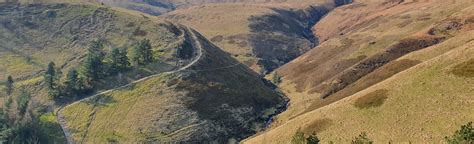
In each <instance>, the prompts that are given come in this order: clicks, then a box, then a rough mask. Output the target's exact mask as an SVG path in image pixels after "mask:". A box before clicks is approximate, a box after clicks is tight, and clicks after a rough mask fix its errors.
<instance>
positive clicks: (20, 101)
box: [16, 89, 31, 117]
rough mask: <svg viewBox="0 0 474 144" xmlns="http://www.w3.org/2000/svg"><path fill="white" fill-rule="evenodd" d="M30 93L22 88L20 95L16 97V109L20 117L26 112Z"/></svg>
mask: <svg viewBox="0 0 474 144" xmlns="http://www.w3.org/2000/svg"><path fill="white" fill-rule="evenodd" d="M30 97H31V95H30V93H29V92H28V91H26V90H24V89H23V90H22V91H21V94H20V96H18V97H17V99H16V103H17V109H18V112H19V114H20V116H21V117H23V116H24V115H25V113H26V109H27V108H28V103H29V101H30Z"/></svg>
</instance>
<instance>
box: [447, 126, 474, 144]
mask: <svg viewBox="0 0 474 144" xmlns="http://www.w3.org/2000/svg"><path fill="white" fill-rule="evenodd" d="M445 139H446V142H447V143H449V144H473V143H474V128H473V127H472V122H468V123H467V124H466V125H462V126H461V129H460V130H456V132H454V135H452V136H451V137H445Z"/></svg>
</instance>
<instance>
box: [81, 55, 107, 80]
mask: <svg viewBox="0 0 474 144" xmlns="http://www.w3.org/2000/svg"><path fill="white" fill-rule="evenodd" d="M102 68H103V64H102V58H101V56H100V55H95V54H93V53H89V54H87V56H86V59H85V60H84V61H83V62H82V68H81V74H82V75H83V76H84V78H85V80H86V82H88V83H89V84H91V83H92V82H93V81H97V80H99V78H100V76H101V74H102V70H103V69H102Z"/></svg>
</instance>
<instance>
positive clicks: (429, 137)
mask: <svg viewBox="0 0 474 144" xmlns="http://www.w3.org/2000/svg"><path fill="white" fill-rule="evenodd" d="M473 8H474V7H473V5H472V3H471V2H455V3H450V2H442V1H430V2H404V1H390V2H378V3H372V2H356V3H354V4H350V5H347V6H342V7H340V8H337V9H335V10H334V11H332V12H330V13H329V14H328V15H327V16H326V17H325V18H323V19H322V20H321V21H320V22H319V23H318V24H317V25H316V26H315V27H314V30H315V33H316V35H317V36H318V37H319V38H320V40H321V41H323V42H322V43H321V44H320V45H319V46H317V47H315V48H314V49H312V50H311V51H309V52H308V53H305V54H304V55H302V56H300V57H298V58H296V59H295V60H293V61H291V62H289V63H288V64H286V65H284V66H282V67H280V68H278V69H277V70H276V72H277V73H278V74H279V75H281V76H282V79H283V83H282V84H280V85H279V86H280V88H282V89H283V91H284V92H285V94H287V96H289V97H290V100H291V105H290V107H289V109H288V110H287V111H285V112H284V113H282V114H281V115H279V116H278V117H279V118H278V120H277V122H276V123H275V124H274V127H275V129H274V130H270V131H268V132H266V133H262V134H260V135H258V136H256V137H255V138H250V139H249V140H248V141H246V142H248V143H274V142H287V141H290V140H291V137H292V135H293V134H294V132H295V131H296V130H297V129H298V128H301V130H302V131H303V132H304V133H306V134H307V135H309V134H311V133H312V132H313V131H314V132H316V134H317V135H318V137H320V138H321V139H322V140H323V142H324V143H326V142H329V141H333V142H336V143H348V142H350V141H351V140H352V138H354V137H356V136H357V135H359V134H360V133H362V132H364V131H365V132H367V134H368V135H369V137H370V138H372V139H373V140H374V141H375V143H387V142H395V143H400V142H415V143H426V142H434V143H437V142H441V141H443V139H444V136H448V135H451V133H452V132H454V131H455V130H456V129H457V128H458V127H459V125H461V124H465V123H467V122H468V121H472V120H474V115H473V113H472V110H471V109H473V107H472V100H470V99H472V96H473V95H474V93H473V89H472V88H473V87H474V84H473V83H472V82H473V79H472V77H471V76H469V75H470V74H471V73H472V58H473V57H472V56H473V52H474V51H473V50H474V49H472V46H473V38H472V36H473V35H472V34H473V30H474V29H473V26H474V23H472V18H474V13H472V12H473Z"/></svg>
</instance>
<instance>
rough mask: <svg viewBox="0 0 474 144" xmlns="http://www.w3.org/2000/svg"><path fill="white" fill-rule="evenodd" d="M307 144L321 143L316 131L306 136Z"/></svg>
mask: <svg viewBox="0 0 474 144" xmlns="http://www.w3.org/2000/svg"><path fill="white" fill-rule="evenodd" d="M306 144H319V138H318V136H316V133H315V132H313V133H312V134H311V135H309V137H307V138H306Z"/></svg>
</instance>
